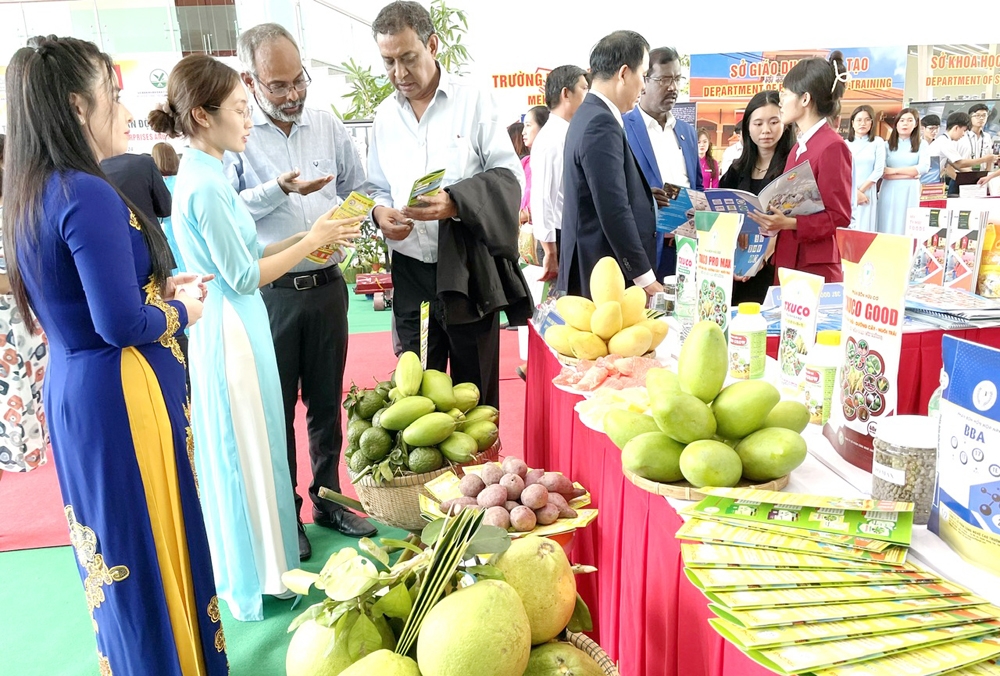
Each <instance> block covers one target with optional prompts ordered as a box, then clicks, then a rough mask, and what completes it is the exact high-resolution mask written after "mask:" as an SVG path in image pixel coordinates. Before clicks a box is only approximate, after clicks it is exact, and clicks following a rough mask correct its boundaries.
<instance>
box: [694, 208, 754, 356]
mask: <svg viewBox="0 0 1000 676" xmlns="http://www.w3.org/2000/svg"><path fill="white" fill-rule="evenodd" d="M694 222H695V225H696V226H697V228H698V256H697V264H696V272H695V279H697V281H698V316H697V319H698V321H704V320H706V319H707V320H710V321H713V322H715V323H716V324H718V325H719V326H720V327H721V328H722V330H723V332H724V333H725V334H726V340H728V339H729V320H730V315H731V313H730V307H731V306H732V299H733V258H734V253H735V251H736V240H737V238H738V237H739V234H740V228H742V227H743V215H742V214H717V213H714V212H711V211H698V212H695V215H694Z"/></svg>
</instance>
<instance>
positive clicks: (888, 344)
mask: <svg viewBox="0 0 1000 676" xmlns="http://www.w3.org/2000/svg"><path fill="white" fill-rule="evenodd" d="M837 244H838V245H839V247H840V255H841V258H842V260H843V265H844V323H843V327H842V328H841V331H840V349H841V355H842V360H843V361H842V362H841V366H840V368H839V369H838V371H837V381H836V384H835V385H834V394H833V405H832V406H831V409H832V410H831V411H830V420H829V422H827V424H826V425H825V426H824V427H823V435H824V436H825V437H826V438H827V439H829V440H830V443H831V444H832V445H833V447H834V449H836V451H837V453H839V454H840V455H841V456H842V457H843V458H844V459H846V460H847V461H848V462H850V463H851V464H852V465H855V466H857V467H860V468H862V469H864V470H866V471H869V472H870V471H871V469H872V444H873V441H874V438H875V433H876V430H877V429H878V423H879V421H880V420H885V419H886V418H887V417H889V416H890V415H894V414H895V413H896V402H897V400H898V396H899V393H898V392H897V390H898V388H899V367H900V364H899V360H900V352H901V350H902V346H903V321H904V318H905V316H906V303H905V298H906V290H907V287H908V286H909V279H910V261H911V259H912V255H913V246H914V241H913V239H911V238H910V237H905V236H901V235H887V234H882V233H878V234H876V233H872V232H860V231H857V230H844V229H840V230H838V231H837Z"/></svg>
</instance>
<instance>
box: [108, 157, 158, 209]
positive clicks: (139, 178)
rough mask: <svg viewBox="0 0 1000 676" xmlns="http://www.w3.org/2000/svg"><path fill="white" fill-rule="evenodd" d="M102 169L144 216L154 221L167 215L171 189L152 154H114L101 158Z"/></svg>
mask: <svg viewBox="0 0 1000 676" xmlns="http://www.w3.org/2000/svg"><path fill="white" fill-rule="evenodd" d="M101 169H102V170H103V171H104V174H105V175H106V176H107V177H108V180H109V181H111V183H113V184H114V185H115V186H117V187H118V189H119V190H121V191H122V192H123V193H125V196H126V197H128V198H129V199H130V200H132V204H134V205H135V207H136V209H138V210H139V211H141V212H142V213H144V214H145V215H146V218H148V219H149V220H151V221H153V222H156V220H157V219H158V218H166V217H167V216H169V215H170V200H171V198H170V191H169V190H167V184H166V183H165V182H164V181H163V176H162V175H161V174H160V170H159V169H157V168H156V162H154V161H153V158H152V157H150V156H149V155H133V154H131V153H126V154H124V155H116V156H114V157H109V158H107V159H105V160H102V161H101Z"/></svg>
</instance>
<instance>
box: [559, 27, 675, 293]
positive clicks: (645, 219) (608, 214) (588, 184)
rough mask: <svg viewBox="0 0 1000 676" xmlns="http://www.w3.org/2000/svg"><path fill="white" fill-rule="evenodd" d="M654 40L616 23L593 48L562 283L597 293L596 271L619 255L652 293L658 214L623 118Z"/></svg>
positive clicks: (570, 142) (570, 164) (568, 174)
mask: <svg viewBox="0 0 1000 676" xmlns="http://www.w3.org/2000/svg"><path fill="white" fill-rule="evenodd" d="M648 67H649V43H647V42H646V40H645V39H644V38H643V37H642V36H641V35H639V34H638V33H635V32H633V31H615V32H614V33H612V34H611V35H608V36H606V37H604V38H602V39H601V41H600V42H598V43H597V45H596V46H595V47H594V49H593V51H591V53H590V72H591V77H592V78H593V83H592V84H591V86H590V93H589V94H588V95H587V98H585V99H584V100H583V104H582V105H581V106H580V108H579V110H577V111H576V114H575V115H574V116H573V119H572V120H571V121H570V125H569V131H568V132H567V134H566V151H565V160H564V167H563V186H564V187H563V190H564V195H565V197H564V202H563V220H562V242H561V244H560V251H559V288H560V289H561V290H563V291H566V292H568V293H570V294H574V295H581V296H588V297H589V296H590V272H591V271H592V270H593V269H594V266H595V265H596V264H597V261H598V260H600V259H601V258H603V257H605V256H613V257H614V258H615V259H616V260H617V261H618V265H619V266H620V267H621V269H622V273H623V274H624V275H625V279H626V281H627V282H629V283H632V284H635V285H637V286H641V287H643V288H644V289H645V291H646V294H647V295H649V296H652V295H653V294H654V293H656V292H657V291H662V290H663V286H662V285H661V284H660V283H659V282H658V281H657V279H656V272H655V271H654V269H653V263H655V262H656V214H655V212H654V209H653V198H652V197H651V196H650V195H651V193H650V190H649V185H648V184H647V183H646V179H645V178H643V175H642V171H640V169H639V165H638V164H636V161H635V157H634V156H633V155H632V149H631V148H630V147H629V143H628V139H627V138H626V137H625V131H624V127H623V122H622V114H623V113H626V112H628V111H630V110H632V107H633V106H634V105H635V104H636V101H637V100H638V98H639V94H640V93H642V89H643V77H644V76H645V74H646V70H647V68H648Z"/></svg>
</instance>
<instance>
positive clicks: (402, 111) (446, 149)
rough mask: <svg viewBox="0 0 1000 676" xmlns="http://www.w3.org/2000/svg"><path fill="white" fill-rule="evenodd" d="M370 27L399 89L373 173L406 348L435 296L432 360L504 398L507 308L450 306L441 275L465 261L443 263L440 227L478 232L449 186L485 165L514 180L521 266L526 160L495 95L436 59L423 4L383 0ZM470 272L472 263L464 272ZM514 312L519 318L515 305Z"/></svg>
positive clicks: (379, 119)
mask: <svg viewBox="0 0 1000 676" xmlns="http://www.w3.org/2000/svg"><path fill="white" fill-rule="evenodd" d="M372 33H373V34H374V36H375V41H376V43H377V44H378V48H379V52H380V53H381V55H382V61H383V63H384V65H385V69H386V73H387V74H388V77H389V81H390V82H392V84H393V86H394V87H395V89H396V93H395V94H393V95H391V96H389V98H387V99H386V100H385V101H383V102H382V103H381V105H379V107H378V109H377V110H376V112H375V123H374V127H373V131H372V141H371V147H370V149H369V154H368V181H369V189H370V193H371V195H372V198H373V199H374V200H375V202H376V206H375V208H374V209H372V218H373V220H374V221H375V222H376V223H377V224H378V226H379V227H380V228H381V229H382V232H383V233H384V234H385V237H386V240H387V241H388V243H389V247H390V249H391V250H392V281H393V307H392V309H393V315H394V318H395V320H396V331H397V333H398V335H399V339H400V343H401V345H402V349H403V350H411V351H414V352H417V353H419V352H420V328H421V318H420V311H421V305H422V304H423V303H425V302H427V303H429V305H430V321H429V326H428V348H427V367H428V368H433V369H437V370H440V371H444V370H445V369H446V368H447V366H448V365H449V363H450V367H451V368H450V370H451V376H452V380H453V381H454V382H455V383H459V382H465V381H468V382H473V383H475V384H476V385H477V386H478V387H479V389H480V393H481V401H482V403H484V404H489V405H491V406H499V403H500V401H499V400H500V391H499V364H500V337H499V335H500V334H499V330H500V326H499V321H498V319H497V312H498V310H499V309H503V308H500V307H495V306H494V307H483V308H480V309H481V310H482V311H481V313H480V314H481V316H480V317H479V319H478V320H476V321H463V322H462V323H456V321H455V318H454V317H453V316H449V315H448V313H449V312H451V310H452V308H453V305H452V304H451V303H450V302H448V301H447V300H446V299H445V298H444V297H443V296H442V294H441V293H439V284H440V282H441V281H442V279H443V278H445V277H447V276H449V275H453V274H456V272H457V273H458V274H461V273H462V271H461V270H459V271H455V270H451V269H448V268H445V267H444V266H439V265H438V254H439V250H443V249H439V234H441V235H443V234H445V233H446V232H451V231H452V230H453V228H454V227H462V226H466V227H462V229H463V230H464V231H465V232H466V233H468V236H469V237H470V238H471V237H477V236H478V235H479V234H481V233H482V230H479V229H478V228H477V227H476V226H478V225H479V224H473V223H468V222H466V221H467V219H466V218H465V216H466V214H462V221H461V222H459V221H458V220H457V219H458V217H459V209H458V207H459V205H458V203H457V202H456V200H455V199H453V198H452V196H451V194H450V192H449V191H450V190H453V189H455V188H457V187H458V184H467V183H468V181H470V180H474V179H480V178H481V177H483V176H484V175H486V176H485V178H483V179H482V180H493V179H497V180H501V181H505V182H506V181H510V182H512V183H513V185H514V188H515V192H517V193H518V194H517V195H516V201H515V202H514V204H513V214H512V219H513V220H512V222H511V223H510V229H509V238H505V239H504V240H503V242H502V244H503V245H504V246H506V245H507V244H508V243H509V244H510V245H511V246H512V247H513V251H514V258H515V267H516V248H517V211H518V205H519V203H520V199H521V195H520V193H521V191H523V188H524V172H523V170H522V169H521V162H520V160H519V159H518V158H517V155H516V154H515V153H514V148H513V146H512V145H511V142H510V137H509V136H508V135H507V131H506V129H505V128H504V126H503V125H502V124H500V123H499V122H498V120H497V110H496V106H495V105H494V103H493V101H492V99H491V98H490V97H489V96H488V95H486V94H484V93H483V92H482V91H480V90H479V89H478V88H475V87H472V86H469V85H467V84H464V83H462V82H461V81H459V80H457V79H456V78H454V77H452V76H451V75H449V74H448V73H447V72H446V71H445V70H444V69H443V68H442V67H441V66H440V64H439V63H438V62H437V59H436V56H437V50H438V46H439V42H438V36H437V35H435V34H434V27H433V24H432V23H431V18H430V14H429V13H428V11H427V10H426V9H425V8H424V7H423V6H421V5H420V4H418V3H416V2H394V3H392V4H391V5H388V6H386V7H384V8H382V10H381V11H380V12H379V14H378V16H377V17H376V19H375V21H374V23H373V24H372ZM439 169H444V170H445V177H444V184H443V189H442V190H441V191H440V192H438V193H437V194H436V195H433V196H424V197H422V198H421V202H420V204H421V206H417V207H410V206H407V203H408V202H409V198H410V191H411V189H412V187H413V182H414V181H415V180H417V179H419V178H421V177H422V176H424V175H426V174H428V173H430V172H432V171H436V170H439ZM509 184H510V183H505V185H509ZM518 184H519V187H518ZM449 186H451V187H449ZM503 199H504V196H501V195H500V194H495V195H489V196H488V198H486V200H485V202H484V203H483V205H482V209H483V210H484V211H485V212H489V211H502V210H503V208H505V207H506V206H507V205H506V202H505V201H503V202H502V203H501V202H500V201H501V200H503ZM488 225H490V224H488ZM507 239H509V242H508V241H507ZM445 241H446V240H444V239H441V241H440V244H442V245H443V244H445ZM470 264H471V261H470ZM518 274H520V273H519V272H518ZM471 277H473V275H472V273H471V270H469V272H468V273H467V274H466V278H467V281H468V279H469V278H471ZM472 281H474V282H478V281H480V280H478V279H475V280H472ZM521 281H522V282H523V277H522V278H521ZM470 296H471V294H470ZM508 318H509V319H510V321H511V324H512V325H514V320H513V318H510V312H509V310H508Z"/></svg>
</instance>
